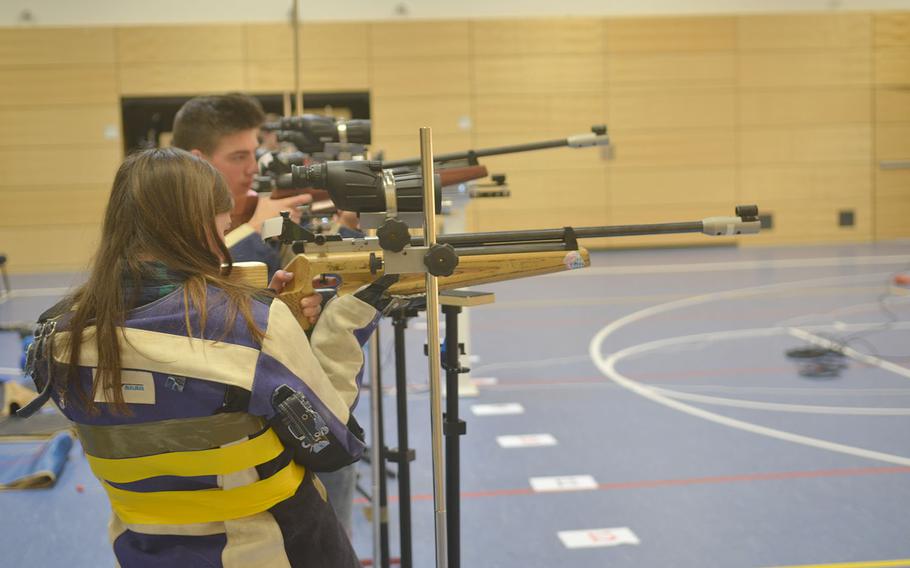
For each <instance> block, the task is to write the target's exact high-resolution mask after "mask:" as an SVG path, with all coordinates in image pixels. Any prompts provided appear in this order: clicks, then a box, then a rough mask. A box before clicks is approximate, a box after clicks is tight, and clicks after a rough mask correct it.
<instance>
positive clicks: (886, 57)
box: [875, 47, 910, 85]
mask: <svg viewBox="0 0 910 568" xmlns="http://www.w3.org/2000/svg"><path fill="white" fill-rule="evenodd" d="M875 84H876V85H910V47H881V48H877V49H876V50H875Z"/></svg>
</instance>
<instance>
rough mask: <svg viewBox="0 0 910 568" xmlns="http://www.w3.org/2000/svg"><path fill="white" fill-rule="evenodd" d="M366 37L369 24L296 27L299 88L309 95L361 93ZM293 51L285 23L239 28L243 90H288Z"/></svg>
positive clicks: (364, 78)
mask: <svg viewBox="0 0 910 568" xmlns="http://www.w3.org/2000/svg"><path fill="white" fill-rule="evenodd" d="M339 38H344V41H340V40H339ZM368 38H369V26H368V25H367V24H364V23H341V22H324V23H310V24H306V23H304V24H302V25H301V29H300V61H301V63H300V65H301V73H300V75H301V87H302V88H303V89H304V90H305V91H311V92H312V91H361V90H367V89H368V88H369V64H368V59H367V55H368ZM293 50H294V47H293V36H292V28H291V26H290V24H248V25H247V26H245V53H246V57H245V59H244V75H245V77H246V89H247V90H248V91H252V92H276V91H282V92H283V91H291V90H293V88H294V53H293Z"/></svg>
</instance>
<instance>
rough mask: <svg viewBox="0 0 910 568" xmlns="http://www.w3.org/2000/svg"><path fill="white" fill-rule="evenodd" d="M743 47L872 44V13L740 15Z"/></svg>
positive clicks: (739, 44) (777, 48) (738, 41)
mask: <svg viewBox="0 0 910 568" xmlns="http://www.w3.org/2000/svg"><path fill="white" fill-rule="evenodd" d="M736 23H737V29H736V32H737V33H736V36H737V47H738V48H739V49H747V50H749V49H773V50H790V49H814V48H822V49H835V48H844V47H868V46H869V45H871V43H872V15H871V14H865V13H845V14H769V15H760V14H750V15H748V16H740V17H738V18H737V19H736Z"/></svg>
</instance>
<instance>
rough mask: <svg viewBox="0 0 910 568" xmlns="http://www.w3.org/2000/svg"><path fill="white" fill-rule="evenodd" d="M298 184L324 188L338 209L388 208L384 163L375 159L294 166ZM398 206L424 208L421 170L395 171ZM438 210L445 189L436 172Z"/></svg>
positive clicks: (364, 210)
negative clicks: (419, 171)
mask: <svg viewBox="0 0 910 568" xmlns="http://www.w3.org/2000/svg"><path fill="white" fill-rule="evenodd" d="M291 176H292V178H293V184H294V186H295V187H313V188H316V189H325V190H327V191H328V192H329V195H330V196H331V198H332V201H334V202H335V205H336V206H337V207H338V208H339V209H343V210H346V211H355V212H358V213H377V212H382V211H387V210H388V206H387V205H386V192H387V191H391V190H392V188H390V187H387V181H386V180H384V179H383V169H382V162H379V161H376V160H370V161H367V160H343V161H331V162H323V163H321V164H311V165H308V166H291ZM392 180H393V181H394V191H395V206H396V207H395V209H397V210H398V211H409V212H412V211H423V178H422V177H421V175H420V174H419V173H412V172H407V173H393V175H392ZM435 183H436V190H437V191H436V211H437V212H439V211H441V210H442V191H441V187H442V186H441V182H440V180H439V175H438V174H437V175H436V180H435Z"/></svg>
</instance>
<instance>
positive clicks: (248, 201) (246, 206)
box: [231, 188, 330, 227]
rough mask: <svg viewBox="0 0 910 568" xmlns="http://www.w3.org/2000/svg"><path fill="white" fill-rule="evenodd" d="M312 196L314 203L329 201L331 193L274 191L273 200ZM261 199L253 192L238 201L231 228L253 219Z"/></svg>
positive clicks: (299, 190)
mask: <svg viewBox="0 0 910 568" xmlns="http://www.w3.org/2000/svg"><path fill="white" fill-rule="evenodd" d="M304 194H306V195H312V196H313V202H321V201H329V200H330V199H329V192H328V191H326V190H324V189H312V188H304V189H296V188H291V189H273V190H272V192H271V196H270V197H271V199H284V198H285V197H294V196H295V195H304ZM260 199H261V197H260V196H259V194H258V193H256V192H255V191H253V190H250V191H249V192H247V194H246V196H245V197H244V198H243V199H239V200H237V202H236V203H235V204H234V210H233V211H231V226H232V227H239V226H240V225H242V224H244V223H246V222H247V221H249V220H250V219H252V218H253V214H254V213H255V212H256V206H257V205H259V200H260Z"/></svg>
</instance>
